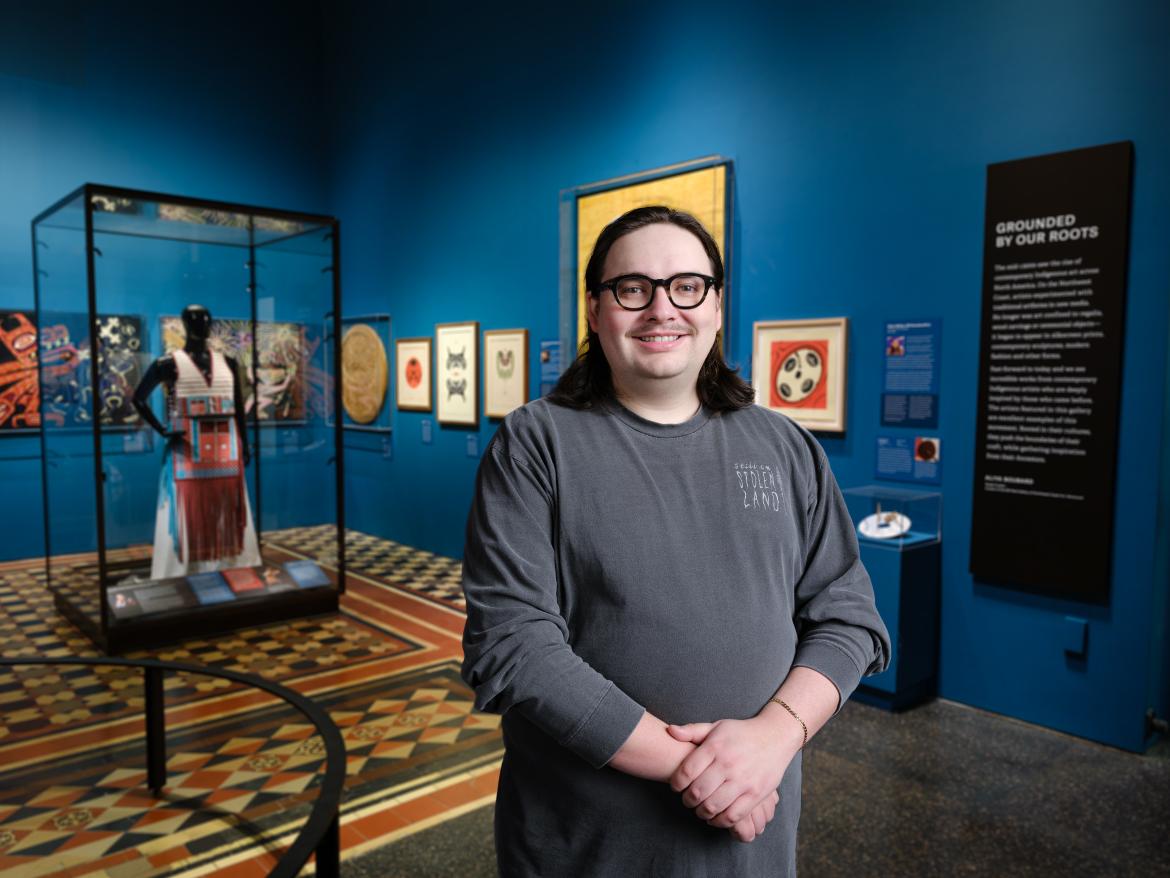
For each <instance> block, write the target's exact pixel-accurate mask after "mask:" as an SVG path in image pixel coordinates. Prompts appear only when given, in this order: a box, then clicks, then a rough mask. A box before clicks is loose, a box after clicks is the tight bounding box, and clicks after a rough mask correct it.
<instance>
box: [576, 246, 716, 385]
mask: <svg viewBox="0 0 1170 878" xmlns="http://www.w3.org/2000/svg"><path fill="white" fill-rule="evenodd" d="M688 271H693V272H696V273H698V274H706V275H710V274H712V272H713V268H712V265H711V260H710V259H708V258H707V252H706V251H705V250H704V249H703V245H702V244H701V243H700V242H699V239H698V238H696V237H695V236H694V235H692V234H691V233H690V232H688V231H687V230H686V229H682V228H679V227H678V226H676V225H672V224H669V223H657V224H655V225H651V226H644V227H643V228H641V229H638V230H637V231H634V232H630V234H628V235H625V236H623V237H621V238H619V239H618V240H617V241H615V242H614V245H613V247H612V248H610V251H609V254H608V255H607V256H606V260H605V266H604V270H603V271H602V275H601V279H602V280H603V281H604V280H610V279H611V278H614V277H618V276H619V275H623V274H644V275H646V276H647V277H652V278H656V277H670V276H671V275H675V274H681V273H683V272H688ZM720 292H721V291H719V290H716V289H712V290H711V291H710V292H709V293H708V294H707V298H706V299H704V300H703V304H701V305H699V306H698V307H697V308H689V309H682V308H676V307H675V306H674V305H673V304H672V303H671V301H670V297H669V296H667V295H666V290H664V289H663V288H662V287H658V288H657V289H656V290H655V293H654V299H653V301H652V302H651V303H650V307H649V308H646V309H645V310H644V311H627V310H625V309H624V308H622V307H621V306H620V305H618V303H617V302H616V301H615V300H614V297H613V293H612V292H610V291H609V290H608V289H605V290H600V291H599V292H598V294H597V295H596V296H592V295H591V296H589V297H588V299H587V302H588V309H589V326H590V328H591V329H592V330H593V331H594V332H596V333H597V336H598V338H599V339H600V341H601V349H602V350H603V351H604V352H605V359H606V360H607V361H608V363H609V367H610V369H611V371H612V372H613V380H614V387H615V388H616V389H617V390H618V392H619V393H631V392H633V393H637V392H645V391H651V392H657V391H658V390H660V389H663V388H664V385H662V384H658V382H670V384H672V385H675V386H677V388H678V389H679V390H685V391H687V392H692V393H693V392H694V388H695V384H696V382H697V380H698V377H699V369H700V368H702V365H703V361H704V360H706V359H707V354H708V353H709V352H710V350H711V346H712V345H713V344H714V343H715V334H716V333H717V332H718V331H719V327H720V320H721V315H720V298H721V297H720Z"/></svg>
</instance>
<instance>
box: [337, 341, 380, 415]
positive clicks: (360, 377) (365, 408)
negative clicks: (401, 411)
mask: <svg viewBox="0 0 1170 878" xmlns="http://www.w3.org/2000/svg"><path fill="white" fill-rule="evenodd" d="M387 371H388V369H387V365H386V348H385V346H384V345H383V344H382V339H380V338H378V333H376V332H375V331H374V330H373V328H372V327H370V326H369V325H368V324H365V323H357V324H355V325H353V326H351V327H350V328H349V329H347V330H346V332H345V336H344V337H343V338H342V340H341V404H342V405H344V406H345V412H346V414H348V415H349V416H350V417H351V418H352V419H353V421H354V423H357V424H368V423H370V422H371V421H373V420H374V419H375V418H376V417H378V412H379V411H380V410H381V409H382V401H383V400H384V399H385V398H386V376H387Z"/></svg>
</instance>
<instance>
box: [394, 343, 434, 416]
mask: <svg viewBox="0 0 1170 878" xmlns="http://www.w3.org/2000/svg"><path fill="white" fill-rule="evenodd" d="M394 374H395V381H394V384H395V395H396V396H397V397H398V408H399V409H401V410H403V411H407V412H429V411H430V410H431V340H430V339H429V338H400V339H398V340H397V341H395V342H394Z"/></svg>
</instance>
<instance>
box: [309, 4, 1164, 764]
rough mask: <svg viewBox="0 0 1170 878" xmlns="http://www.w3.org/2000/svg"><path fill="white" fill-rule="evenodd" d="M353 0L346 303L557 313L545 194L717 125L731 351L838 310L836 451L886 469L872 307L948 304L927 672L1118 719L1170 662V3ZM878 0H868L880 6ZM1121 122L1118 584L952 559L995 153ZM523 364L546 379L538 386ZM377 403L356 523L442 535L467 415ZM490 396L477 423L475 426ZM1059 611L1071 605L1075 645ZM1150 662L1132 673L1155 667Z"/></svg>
mask: <svg viewBox="0 0 1170 878" xmlns="http://www.w3.org/2000/svg"><path fill="white" fill-rule="evenodd" d="M889 6H890V5H889V4H866V3H857V4H846V5H845V6H842V5H841V4H832V5H828V6H817V5H814V4H796V3H781V4H759V5H758V6H753V5H751V4H725V5H723V6H721V7H719V8H718V11H717V12H716V11H713V9H712V7H710V6H709V5H703V6H698V5H696V6H687V5H685V4H681V5H680V4H678V3H669V4H668V3H647V4H639V5H638V6H637V7H633V5H632V4H625V5H624V6H616V5H615V6H614V7H613V8H611V9H606V8H605V4H600V5H598V4H589V5H588V6H587V7H585V6H582V7H581V10H580V14H579V15H577V16H576V20H574V21H573V23H572V25H571V26H569V25H568V24H566V21H565V20H564V19H563V18H561V17H560V15H559V14H558V13H554V12H552V11H550V8H548V7H544V6H538V5H535V4H533V5H531V7H530V8H527V9H522V8H519V7H516V6H514V5H510V6H509V7H508V8H509V10H510V12H508V13H505V12H503V11H501V10H500V9H499V8H498V7H493V8H491V9H489V8H487V7H474V8H470V5H465V4H451V3H439V4H433V5H431V6H430V7H429V8H428V9H426V10H418V9H412V10H411V11H410V12H409V13H405V12H401V11H399V12H398V13H396V14H395V15H391V14H389V13H386V12H384V11H380V10H379V9H378V8H376V7H374V6H373V5H372V4H360V3H349V4H345V5H343V6H342V7H341V8H340V10H339V11H338V12H337V13H336V15H335V16H334V17H333V18H332V20H331V26H330V28H329V31H328V33H327V37H326V39H327V53H328V56H329V58H330V61H329V63H328V64H327V66H328V67H329V69H330V70H331V72H332V76H333V77H334V79H333V81H332V82H331V89H332V93H333V95H334V96H335V100H334V102H333V104H332V106H333V107H334V111H335V115H334V117H333V124H332V126H331V129H332V135H333V141H332V146H331V149H330V151H329V154H330V158H331V161H332V177H331V182H332V199H333V200H332V204H331V210H332V211H333V212H335V213H336V214H338V215H340V216H341V217H342V218H343V220H344V222H345V224H346V233H345V243H346V248H345V258H344V265H345V288H346V311H347V313H349V314H356V313H364V312H371V311H387V310H388V311H390V312H391V313H392V314H393V317H394V327H393V332H394V334H395V335H396V336H412V335H430V334H432V333H433V332H434V324H435V323H437V322H443V321H451V320H479V321H481V324H482V326H483V328H493V327H511V326H527V327H528V328H529V329H530V330H531V331H532V337H533V348H534V349H535V347H536V343H537V341H538V340H539V339H541V338H554V337H556V334H557V301H556V290H557V286H558V260H557V254H558V216H557V193H558V192H559V191H560V190H562V189H565V188H567V187H572V186H575V185H579V184H583V183H588V182H591V181H595V180H600V179H605V178H609V177H614V176H617V175H621V174H626V173H633V172H637V171H641V170H644V169H648V168H653V167H656V166H661V165H666V164H670V163H673V162H677V161H681V160H686V159H690V158H695V157H698V156H702V155H707V154H712V153H720V154H723V155H726V156H729V157H731V158H733V159H734V160H735V166H736V176H737V188H736V193H735V194H736V217H735V219H736V231H737V251H736V254H735V259H736V268H737V269H738V275H737V277H738V281H737V286H736V289H735V290H734V299H733V309H732V314H731V321H732V323H731V329H732V333H733V335H732V345H731V354H732V357H733V358H734V359H736V360H738V361H739V362H740V363H742V364H744V365H745V367H746V366H748V365H749V364H748V363H747V359H748V356H749V353H750V335H751V324H752V321H754V320H759V319H765V318H778V317H790V318H796V317H813V316H824V315H838V314H840V315H848V316H849V317H850V318H851V321H852V355H851V358H850V359H851V363H850V410H849V413H848V417H849V424H850V429H849V432H848V434H847V436H846V437H845V438H843V439H834V440H827V441H826V442H825V446H826V448H827V450H828V451H829V453H830V455H831V457H832V461H833V466H834V469H835V471H836V473H837V475H838V478H839V481H840V482H841V483H842V484H844V485H856V484H864V483H868V482H870V481H871V480H872V479H873V465H874V441H875V437H876V435H877V432H878V422H879V410H878V390H879V386H880V380H881V349H880V345H881V343H882V334H881V327H882V325H883V322H884V321H885V320H887V319H906V318H918V317H941V318H942V319H943V322H944V340H943V359H942V376H943V397H942V401H941V419H942V420H941V425H940V431H939V433H940V435H941V437H942V439H943V450H944V467H945V476H944V479H945V481H944V485H943V490H944V493H945V518H944V522H945V525H944V528H945V529H944V538H945V539H944V577H943V609H942V643H943V646H942V652H941V691H942V694H943V695H944V696H946V697H949V698H952V699H956V700H958V701H962V702H966V703H968V704H972V705H976V706H979V707H984V708H988V709H991V710H994V711H999V712H1003V713H1007V714H1011V715H1014V716H1018V717H1021V718H1024V719H1028V720H1032V721H1036V722H1040V723H1044V724H1046V725H1050V726H1053V727H1056V728H1059V729H1064V730H1067V731H1070V732H1074V733H1076V734H1080V735H1085V736H1088V737H1093V738H1097V739H1100V740H1104V741H1108V742H1111V743H1114V744H1117V745H1120V746H1124V747H1129V748H1135V749H1137V748H1140V747H1141V746H1142V745H1143V714H1144V712H1145V708H1146V706H1147V704H1148V703H1152V702H1150V701H1149V700H1148V699H1157V704H1156V706H1158V707H1159V709H1160V711H1161V712H1162V713H1163V714H1165V713H1166V712H1167V707H1170V704H1168V703H1167V701H1168V700H1167V697H1166V677H1165V675H1164V674H1162V673H1161V672H1160V669H1159V667H1158V662H1159V661H1160V660H1161V659H1162V657H1163V655H1164V653H1163V652H1162V650H1161V648H1160V647H1159V648H1157V649H1155V648H1154V643H1153V637H1154V631H1153V630H1152V625H1151V621H1150V620H1151V618H1152V613H1154V612H1155V611H1156V610H1158V609H1159V608H1160V607H1163V606H1164V604H1163V603H1156V600H1155V595H1156V594H1159V593H1160V591H1159V590H1164V589H1165V587H1166V584H1165V582H1164V581H1159V582H1158V583H1156V584H1155V582H1154V559H1155V553H1156V552H1157V550H1158V548H1159V543H1158V539H1157V537H1156V531H1155V521H1156V511H1157V498H1156V497H1155V492H1154V491H1153V490H1152V487H1151V486H1152V483H1153V479H1152V478H1151V472H1152V468H1153V467H1155V466H1156V464H1155V462H1156V461H1158V460H1159V459H1160V449H1161V444H1160V443H1161V442H1162V437H1163V425H1162V406H1163V403H1162V400H1164V399H1165V393H1166V369H1165V358H1166V346H1167V323H1168V313H1167V302H1168V298H1170V297H1168V296H1167V293H1168V287H1170V281H1168V278H1170V249H1168V248H1167V247H1166V246H1165V242H1166V240H1167V239H1168V236H1170V158H1168V156H1170V99H1168V91H1167V83H1168V82H1170V60H1168V57H1167V55H1166V53H1165V46H1166V45H1167V44H1170V7H1167V6H1166V4H1164V3H1155V2H1149V3H1130V4H1125V5H1124V6H1118V5H1116V4H1111V3H1105V2H1088V3H1079V4H1075V5H1070V4H1066V3H1058V2H1032V3H1017V2H995V3H982V4H947V5H943V4H936V3H919V4H912V3H902V4H898V5H897V7H896V9H894V10H891V9H890V8H889ZM879 7H881V8H879ZM1124 139H1131V140H1133V141H1134V143H1135V147H1136V156H1137V159H1136V172H1135V185H1134V204H1133V231H1132V255H1131V263H1130V284H1129V304H1128V322H1127V330H1126V347H1125V351H1126V353H1125V366H1124V368H1125V389H1124V394H1123V400H1122V423H1121V440H1120V461H1121V463H1120V469H1119V474H1118V479H1117V492H1116V497H1117V512H1118V514H1117V526H1116V551H1115V559H1116V560H1115V564H1114V582H1113V597H1112V601H1111V604H1110V605H1109V607H1108V608H1105V609H1093V608H1089V607H1085V606H1082V605H1075V604H1065V603H1063V602H1060V601H1052V600H1045V599H1039V598H1032V597H1024V596H1021V595H1019V594H1017V593H1015V592H1012V591H1008V590H1002V589H997V588H992V587H987V586H982V585H978V584H975V583H973V582H972V580H971V577H970V576H969V574H968V573H967V558H968V544H969V529H970V514H969V509H970V504H971V496H972V484H971V461H972V456H973V435H972V431H973V422H974V411H975V406H976V380H977V375H976V370H977V362H978V347H977V340H978V326H979V314H980V310H979V309H980V283H981V265H982V222H983V195H984V185H985V169H986V165H987V164H988V163H990V162H996V161H1002V160H1007V159H1013V158H1019V157H1025V156H1030V155H1036V154H1041V153H1047V152H1054V151H1058V150H1065V149H1072V148H1077V147H1084V146H1091V145H1095V144H1100V143H1107V142H1112V141H1117V140H1124ZM535 384H536V379H535V377H534V379H533V386H534V389H535ZM424 417H426V416H421V415H415V414H407V413H403V412H396V413H395V433H394V437H393V442H392V458H391V459H387V458H386V457H384V456H382V455H381V454H379V453H375V452H359V451H354V452H351V453H349V454H348V456H347V468H348V469H347V473H348V476H349V509H350V523H351V525H352V526H354V527H357V528H359V529H361V530H365V531H370V532H374V533H379V534H382V535H385V536H388V537H391V538H393V539H397V540H400V541H403V542H406V543H411V544H414V545H420V546H424V547H427V548H429V549H432V550H434V551H439V552H443V553H447V554H452V555H458V554H460V553H461V544H462V528H463V523H464V519H465V515H466V510H467V507H468V503H469V501H470V497H471V492H472V487H473V476H474V472H475V467H476V464H477V460H475V459H473V458H469V457H467V455H466V433H465V432H464V431H459V430H448V429H438V430H436V435H435V439H434V442H433V444H431V445H425V444H423V442H422V439H421V424H420V422H421V421H422V420H423V418H424ZM492 430H493V425H490V424H485V425H484V426H483V427H482V428H481V429H480V430H479V431H478V439H479V446H480V448H482V447H483V445H484V444H485V443H486V441H487V440H488V439H489V438H490V435H491V433H492ZM1066 614H1069V615H1077V616H1081V617H1085V618H1088V619H1089V621H1090V635H1089V637H1090V641H1089V653H1088V658H1087V661H1086V662H1084V663H1083V664H1081V665H1074V664H1071V663H1069V662H1067V661H1066V658H1065V654H1064V651H1063V646H1062V624H1063V618H1064V616H1065V615H1066ZM1148 689H1149V690H1150V691H1149V692H1148V691H1147V690H1148Z"/></svg>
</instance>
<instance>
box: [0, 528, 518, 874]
mask: <svg viewBox="0 0 1170 878" xmlns="http://www.w3.org/2000/svg"><path fill="white" fill-rule="evenodd" d="M265 538H266V542H268V543H269V544H270V545H272V544H279V545H280V547H281V548H282V549H284V550H286V551H287V552H288V553H289V554H290V555H293V556H303V557H314V558H316V559H317V560H318V561H319V562H323V561H326V560H327V558H324V557H323V555H325V554H326V553H327V546H328V540H327V535H326V536H325V537H323V536H322V534H321V532H320V530H319V529H311V528H306V529H293V530H290V531H283V532H279V533H276V534H266V535H265ZM350 546H351V547H349V548H347V553H348V559H347V560H348V565H349V569H350V570H351V571H352V572H354V573H355V574H360V576H361V577H362V582H363V583H364V586H363V589H362V590H361V594H360V596H357V595H355V596H351V595H349V594H346V595H344V596H343V597H342V612H341V613H339V614H336V615H333V616H329V617H325V618H318V619H305V620H296V621H292V622H286V623H281V624H278V625H272V626H265V627H261V628H255V629H248V630H244V631H236V632H232V633H230V634H226V635H222V636H219V637H208V638H202V639H197V640H191V641H188V642H185V643H182V644H178V645H176V646H174V647H171V648H167V649H160V650H155V651H152V652H149V653H140V654H137V655H141V656H146V655H150V656H155V657H158V658H164V659H172V660H177V661H183V662H190V663H194V664H208V665H214V666H218V667H224V668H231V669H234V670H241V671H246V672H251V673H256V674H259V675H261V676H263V677H265V678H268V679H272V680H277V681H279V682H282V683H284V684H285V685H289V686H291V687H293V688H300V689H301V690H302V691H304V692H306V694H310V695H311V696H312V697H313V699H314V700H315V701H316V702H317V703H318V704H319V705H320V706H322V707H323V708H324V709H325V710H327V711H328V713H329V714H330V716H331V717H332V719H333V720H334V722H335V723H336V724H337V726H338V727H339V729H340V730H341V733H342V737H343V739H344V742H345V747H346V783H345V793H344V797H343V806H342V847H343V856H344V855H345V854H346V851H347V848H349V849H354V850H357V849H359V848H361V849H366V848H368V847H369V845H370V844H374V843H376V839H377V838H378V837H380V836H381V835H384V834H387V833H388V834H389V836H393V835H394V834H395V833H401V832H402V827H403V826H404V825H407V824H409V823H410V821H411V820H412V819H414V818H413V817H412V816H411V815H413V814H416V813H417V814H419V815H421V814H423V813H424V811H425V812H426V814H428V815H431V811H426V809H420V808H418V807H417V806H416V805H415V803H416V802H418V803H421V802H424V801H425V802H427V803H428V807H429V808H431V810H432V811H433V810H434V808H436V807H438V809H439V810H438V811H437V812H435V813H441V812H442V810H443V809H444V808H448V807H452V808H454V807H455V806H456V805H457V804H458V803H457V802H456V799H457V798H458V796H463V797H464V798H468V797H471V798H476V797H479V798H482V797H483V796H485V795H490V794H491V793H492V792H493V791H494V780H493V778H494V774H492V771H493V767H494V766H498V763H499V759H500V758H501V756H502V752H503V746H502V740H501V737H500V731H499V717H498V716H494V715H487V714H482V713H479V712H477V711H475V710H474V707H473V697H472V693H471V692H470V690H468V689H467V687H466V686H465V685H464V684H463V682H462V680H461V679H460V677H459V664H460V661H461V658H462V655H461V644H460V632H461V626H462V613H461V612H460V609H461V605H462V596H461V595H459V596H458V599H456V598H455V597H454V596H453V594H452V593H451V592H450V588H451V577H452V575H453V576H454V588H455V591H458V574H459V564H458V562H456V561H453V560H452V559H444V558H438V557H436V556H434V555H430V554H429V553H421V552H414V551H413V550H410V549H408V548H407V547H404V546H401V545H398V544H393V543H389V542H388V541H384V540H376V539H375V538H372V537H366V536H365V535H360V534H351V536H350ZM367 563H369V564H370V565H371V567H370V568H367V567H366V566H365V565H366V564H367ZM57 569H58V568H55V573H56V570H57ZM371 586H372V587H371ZM419 598H422V599H423V603H421V604H420V603H419V602H418V599H419ZM428 604H429V605H431V606H433V607H434V609H432V610H427V609H426V606H427V605H428ZM436 613H438V616H436V615H435V614H436ZM416 619H417V621H416ZM0 637H3V638H4V643H5V650H4V653H5V655H6V656H12V657H17V656H19V655H27V656H30V657H31V656H34V655H43V656H47V655H54V656H68V655H78V656H95V655H97V653H96V650H95V649H94V648H93V646H92V645H91V644H90V642H89V641H88V639H87V638H85V637H84V636H83V635H81V634H80V633H79V632H78V631H76V629H74V628H73V626H72V625H71V624H70V623H68V622H67V621H65V620H64V619H62V618H61V617H59V616H58V615H57V612H56V609H55V607H54V605H53V602H52V600H51V597H49V595H48V592H47V590H46V589H45V587H44V567H43V565H42V564H36V563H30V564H28V565H6V567H5V569H3V570H0ZM225 684H226V685H225ZM247 695H248V692H246V691H245V690H243V689H241V687H239V686H237V685H236V684H232V683H229V682H228V681H222V680H215V679H214V678H206V677H195V676H194V675H192V677H191V678H190V679H188V678H187V677H186V676H184V675H171V674H168V675H167V676H166V702H167V711H168V713H167V716H168V735H167V783H166V787H165V788H164V791H163V794H162V796H161V797H159V798H155V797H154V796H153V795H152V794H151V793H150V791H149V790H147V789H146V772H145V765H144V744H143V741H142V737H141V728H142V726H141V711H142V701H143V696H142V688H141V675H140V672H137V671H133V670H128V669H121V668H88V667H80V668H71V667H68V666H50V667H44V666H42V667H36V666H32V667H27V668H19V669H0V878H7V876H13V878H15V876H20V878H26V876H27V878H40V876H56V878H65V874H66V873H68V875H70V876H76V875H93V876H95V878H96V876H98V875H109V876H125V878H138V876H163V875H173V876H180V875H183V876H185V875H196V874H202V873H204V872H208V870H210V872H211V873H214V874H215V876H216V878H234V875H235V874H236V873H237V872H238V874H239V875H241V876H242V875H249V874H260V873H262V872H264V871H265V870H266V868H267V867H268V866H270V865H271V863H272V862H274V860H275V857H276V856H278V854H279V851H280V849H281V848H282V846H283V845H286V844H287V843H288V841H289V840H290V839H291V837H292V836H293V835H295V833H296V832H297V831H298V830H299V828H300V826H301V825H302V824H303V820H304V817H305V816H306V815H307V813H308V810H309V808H310V807H311V803H312V801H313V800H314V796H315V789H316V786H317V785H318V784H319V782H320V776H321V775H320V771H321V768H322V765H323V761H324V751H323V746H322V744H321V741H320V739H319V738H318V737H317V736H316V735H315V734H314V733H313V731H314V730H313V728H312V726H311V725H309V724H308V723H306V722H305V721H304V718H303V717H302V716H301V715H300V714H299V713H297V712H296V711H295V710H293V709H292V708H291V707H288V706H287V705H284V704H283V703H281V702H278V701H276V700H273V699H270V698H268V699H267V700H261V701H260V702H256V701H255V700H254V699H253V700H252V701H247V702H245V701H244V700H240V699H243V698H245V697H246V696H247ZM265 697H266V696H265ZM485 772H487V773H486V774H485ZM431 790H446V792H445V793H442V794H441V795H440V798H438V799H431V798H429V796H430V793H429V791H431ZM456 791H457V792H456ZM437 795H439V794H437ZM456 810H457V809H456ZM383 812H385V814H386V817H385V818H381V817H379V814H382V813H383ZM427 819H428V820H433V819H434V818H433V815H431V816H428V817H427ZM359 830H360V831H359ZM389 836H388V837H389ZM266 851H267V852H266ZM233 870H234V871H233ZM209 874H210V873H209Z"/></svg>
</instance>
